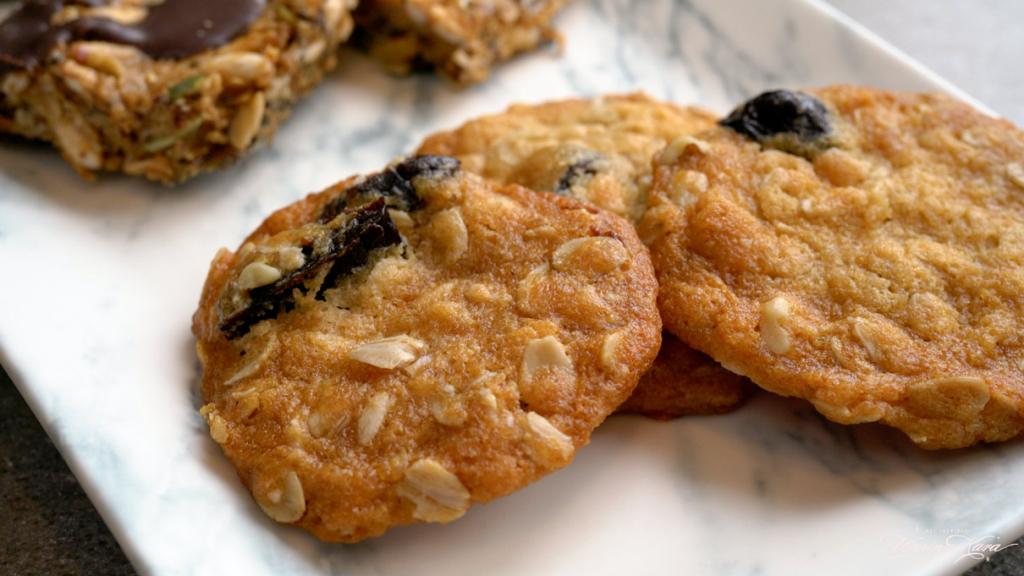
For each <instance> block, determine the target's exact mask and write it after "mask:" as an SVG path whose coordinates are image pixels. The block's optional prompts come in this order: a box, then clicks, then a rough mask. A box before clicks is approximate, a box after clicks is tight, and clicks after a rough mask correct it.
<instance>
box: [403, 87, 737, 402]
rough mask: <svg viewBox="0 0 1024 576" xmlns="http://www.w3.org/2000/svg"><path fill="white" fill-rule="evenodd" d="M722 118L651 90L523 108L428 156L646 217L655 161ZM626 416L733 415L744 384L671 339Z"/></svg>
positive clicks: (439, 142)
mask: <svg viewBox="0 0 1024 576" xmlns="http://www.w3.org/2000/svg"><path fill="white" fill-rule="evenodd" d="M714 125H715V116H714V115H712V114H711V113H710V112H707V111H705V110H702V109H700V108H695V107H681V106H676V105H674V104H671V103H667V102H661V101H658V100H655V99H653V98H650V97H649V96H646V95H645V94H640V93H638V94H627V95H614V96H603V97H598V98H593V99H573V100H563V101H555V102H547V103H543V104H535V105H516V106H512V107H511V108H509V109H508V110H506V111H505V112H502V113H500V114H495V115H492V116H484V117H481V118H477V119H475V120H471V121H469V122H467V123H466V124H464V125H463V126H461V127H459V128H457V129H455V130H453V131H450V132H440V133H437V134H434V135H432V136H429V137H428V138H427V139H426V140H425V141H424V142H423V144H421V145H420V148H419V150H418V153H420V154H445V155H450V156H454V157H456V158H458V159H459V160H461V161H462V165H463V167H464V168H465V169H467V170H469V171H472V172H476V173H478V174H481V175H483V176H484V177H486V178H489V179H492V180H495V181H498V182H510V183H515V184H519V185H522V186H525V187H527V188H530V189H532V190H540V191H545V192H554V193H557V194H562V195H566V196H572V197H575V198H579V199H581V200H585V201H587V202H590V203H592V204H594V205H596V206H599V207H601V208H604V209H606V210H610V211H612V212H615V213H618V214H621V215H624V216H627V217H630V218H635V217H638V216H640V215H641V214H642V213H643V207H644V204H645V196H646V194H647V187H648V186H649V184H650V178H651V158H652V156H653V155H654V154H655V153H657V152H658V151H659V150H661V149H662V148H664V147H665V146H666V145H667V144H668V143H669V142H671V141H673V140H674V139H676V138H678V137H679V136H680V135H684V134H694V133H697V132H700V131H703V130H706V129H709V128H712V127H714ZM674 339H675V338H674V337H672V336H671V335H667V334H666V335H665V338H664V344H663V350H662V351H661V352H660V353H659V354H658V358H657V359H656V360H655V363H654V367H653V368H652V369H651V371H650V372H648V373H647V374H646V375H645V376H644V377H643V378H642V379H641V380H640V384H639V385H638V386H637V389H636V391H635V392H634V394H633V396H632V397H631V398H630V401H629V402H628V403H627V404H626V405H624V406H623V411H628V412H636V413H641V414H646V415H648V416H652V417H656V418H669V417H676V416H683V415H693V414H717V413H722V412H727V411H729V410H731V409H733V408H735V407H736V406H738V405H739V404H740V402H742V400H743V398H744V396H745V390H746V387H745V385H744V382H743V378H742V377H739V376H737V375H735V374H732V373H731V372H729V371H727V370H725V369H723V368H722V367H721V366H719V365H718V363H717V362H715V361H714V360H712V359H710V358H708V357H707V356H705V355H704V354H702V353H700V352H697V351H696V350H693V349H692V348H690V347H688V346H686V345H685V344H682V343H679V342H670V340H674Z"/></svg>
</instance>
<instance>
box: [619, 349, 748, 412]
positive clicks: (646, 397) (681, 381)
mask: <svg viewBox="0 0 1024 576" xmlns="http://www.w3.org/2000/svg"><path fill="white" fill-rule="evenodd" d="M750 387H752V386H751V384H750V383H749V382H747V379H746V378H744V377H742V376H740V375H738V374H733V373H732V372H729V371H728V370H726V369H724V368H722V366H721V365H719V364H718V362H715V361H714V360H712V359H711V358H708V357H707V356H706V355H704V353H702V352H698V351H697V350H694V349H693V348H690V347H689V346H687V345H686V344H685V343H684V342H682V341H681V340H679V339H678V338H676V337H675V336H672V335H671V334H669V333H668V332H665V333H664V334H662V337H661V350H659V351H658V356H657V357H656V358H655V359H654V364H652V365H651V369H650V370H648V371H647V372H645V373H644V375H643V377H642V378H640V383H639V384H637V385H636V389H634V390H633V394H631V395H630V396H629V399H627V400H626V401H625V402H624V403H623V404H622V406H619V409H618V412H619V413H632V414H642V415H644V416H647V417H649V418H655V419H658V420H669V419H671V418H678V417H680V416H696V415H710V414H724V413H726V412H731V411H732V410H735V409H736V407H737V406H739V405H740V404H741V403H743V400H744V399H745V398H746V397H747V395H748V394H749V389H748V388H750Z"/></svg>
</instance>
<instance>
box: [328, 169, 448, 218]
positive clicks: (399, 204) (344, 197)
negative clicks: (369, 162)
mask: <svg viewBox="0 0 1024 576" xmlns="http://www.w3.org/2000/svg"><path fill="white" fill-rule="evenodd" d="M458 170H459V161H458V160H456V159H455V158H452V157H450V156H413V157H411V158H408V159H406V160H404V161H402V162H400V163H398V164H395V165H394V166H389V167H387V168H386V169H385V170H384V171H382V172H378V173H377V174H373V175H371V176H367V177H366V178H364V179H363V181H362V182H359V183H357V184H353V185H352V186H349V187H348V188H346V189H345V191H344V192H342V193H341V194H339V195H338V196H336V197H335V198H334V199H332V200H331V201H330V202H328V203H327V205H326V206H324V208H323V210H322V211H321V212H320V218H319V221H320V222H321V223H327V222H330V221H331V220H334V219H335V218H336V217H337V216H338V215H339V214H341V213H342V212H344V211H345V209H346V208H349V207H354V206H360V205H362V204H365V203H367V202H370V201H373V200H375V199H377V198H382V197H383V198H385V199H386V201H387V204H388V206H390V207H392V208H397V209H399V210H404V211H406V212H408V211H410V210H416V209H417V208H419V207H420V204H421V201H420V197H419V196H418V195H417V194H416V189H415V188H414V187H413V185H412V180H413V178H416V177H427V178H447V177H449V176H452V175H453V174H455V173H456V172H458Z"/></svg>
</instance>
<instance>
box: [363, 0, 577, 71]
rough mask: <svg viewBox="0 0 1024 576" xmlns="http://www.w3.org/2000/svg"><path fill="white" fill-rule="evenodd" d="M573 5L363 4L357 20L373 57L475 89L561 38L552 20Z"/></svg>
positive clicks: (373, 0)
mask: <svg viewBox="0 0 1024 576" xmlns="http://www.w3.org/2000/svg"><path fill="white" fill-rule="evenodd" d="M568 1H569V0H533V1H531V2H522V1H520V0H487V1H485V2H481V1H479V0H471V1H468V2H467V1H466V0H362V1H361V2H359V7H358V9H357V10H356V13H355V18H356V22H357V23H358V24H359V37H360V40H361V42H362V43H363V44H366V45H367V49H368V51H369V53H370V55H371V56H373V57H374V58H375V59H377V60H378V61H379V62H380V63H381V64H383V65H384V66H385V67H386V68H387V69H388V70H390V71H392V72H394V73H397V74H408V73H409V72H410V71H411V70H412V69H413V68H415V67H417V66H420V65H428V66H432V67H434V68H436V69H437V71H438V72H439V73H441V74H443V75H444V76H446V77H447V78H448V79H450V80H452V81H454V82H457V83H460V84H472V83H475V82H480V81H481V80H484V79H485V78H487V76H489V75H490V73H491V68H492V67H493V66H494V65H495V64H497V63H498V62H501V61H503V60H508V59H509V58H511V57H512V56H515V55H516V54H519V53H520V52H526V51H528V50H532V49H534V48H535V47H537V46H538V45H539V44H542V43H544V42H550V41H552V40H554V39H556V38H557V37H558V35H557V33H556V32H555V31H554V30H553V29H552V28H551V19H552V18H553V17H554V16H555V14H556V13H557V12H558V11H559V10H560V9H561V8H562V7H563V6H564V5H565V4H567V3H568Z"/></svg>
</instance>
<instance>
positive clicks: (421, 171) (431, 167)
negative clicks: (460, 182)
mask: <svg viewBox="0 0 1024 576" xmlns="http://www.w3.org/2000/svg"><path fill="white" fill-rule="evenodd" d="M459 167H460V163H459V161H458V160H457V159H455V158H452V157H451V156H429V155H423V156H412V157H410V158H407V159H405V160H403V161H402V162H400V163H398V164H396V165H395V167H394V168H395V172H398V174H399V176H401V177H402V178H405V179H406V180H412V179H413V178H416V177H417V176H424V177H427V178H449V177H451V176H454V175H455V173H456V172H458V171H459Z"/></svg>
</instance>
